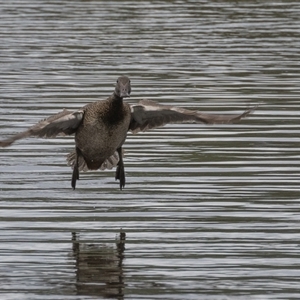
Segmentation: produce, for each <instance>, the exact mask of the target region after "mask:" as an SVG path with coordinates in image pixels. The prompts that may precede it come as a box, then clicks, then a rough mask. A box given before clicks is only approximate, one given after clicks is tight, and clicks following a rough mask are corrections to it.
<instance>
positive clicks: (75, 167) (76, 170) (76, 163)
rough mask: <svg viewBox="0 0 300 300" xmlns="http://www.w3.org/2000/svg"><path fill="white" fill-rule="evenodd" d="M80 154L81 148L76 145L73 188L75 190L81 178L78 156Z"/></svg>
mask: <svg viewBox="0 0 300 300" xmlns="http://www.w3.org/2000/svg"><path fill="white" fill-rule="evenodd" d="M79 155H80V150H79V149H78V148H77V147H76V158H75V164H74V167H73V175H72V182H71V184H72V188H73V190H75V187H76V180H79V170H78V157H79Z"/></svg>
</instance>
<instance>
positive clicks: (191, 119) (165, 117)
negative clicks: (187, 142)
mask: <svg viewBox="0 0 300 300" xmlns="http://www.w3.org/2000/svg"><path fill="white" fill-rule="evenodd" d="M254 109H255V108H253V109H249V110H246V111H245V112H244V113H242V114H239V115H238V114H237V115H216V114H204V113H201V112H199V111H195V110H188V109H185V108H181V107H175V106H168V105H162V104H158V103H157V102H155V101H151V100H142V101H140V102H139V103H138V104H137V105H131V123H130V126H129V130H131V131H132V132H133V133H137V132H139V131H146V130H149V129H152V128H156V127H160V126H164V125H166V124H171V123H204V124H223V123H234V122H237V121H239V120H240V119H242V118H245V117H246V116H248V115H249V114H250V113H252V112H253V111H254Z"/></svg>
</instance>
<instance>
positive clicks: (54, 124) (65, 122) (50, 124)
mask: <svg viewBox="0 0 300 300" xmlns="http://www.w3.org/2000/svg"><path fill="white" fill-rule="evenodd" d="M83 115H84V111H83V110H78V111H75V112H72V111H69V110H66V109H64V110H63V111H61V112H59V113H57V114H56V115H53V116H50V117H48V118H46V119H44V120H42V121H40V122H38V123H37V124H36V125H34V126H32V127H30V128H29V129H27V130H25V131H23V132H20V133H18V134H16V135H14V136H12V137H11V138H8V139H6V140H2V141H0V147H8V146H10V145H11V144H12V143H14V142H15V141H16V140H20V139H23V138H26V137H29V136H36V137H43V138H50V137H55V136H57V135H71V134H73V133H74V132H75V131H76V129H77V127H78V126H79V125H80V123H81V121H82V118H83Z"/></svg>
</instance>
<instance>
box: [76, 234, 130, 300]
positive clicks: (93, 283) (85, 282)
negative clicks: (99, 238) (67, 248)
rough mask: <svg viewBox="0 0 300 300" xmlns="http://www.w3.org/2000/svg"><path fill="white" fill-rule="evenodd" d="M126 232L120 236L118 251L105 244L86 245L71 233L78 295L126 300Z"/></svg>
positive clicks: (117, 241) (116, 248)
mask: <svg viewBox="0 0 300 300" xmlns="http://www.w3.org/2000/svg"><path fill="white" fill-rule="evenodd" d="M125 238H126V234H125V232H122V231H121V232H120V235H119V236H118V237H117V239H116V247H113V246H110V245H106V244H98V245H97V244H84V243H81V242H80V241H79V239H78V235H77V234H76V233H75V232H73V233H72V242H73V255H74V258H75V261H76V290H77V294H78V295H91V296H102V297H106V298H113V299H124V278H123V260H124V250H125Z"/></svg>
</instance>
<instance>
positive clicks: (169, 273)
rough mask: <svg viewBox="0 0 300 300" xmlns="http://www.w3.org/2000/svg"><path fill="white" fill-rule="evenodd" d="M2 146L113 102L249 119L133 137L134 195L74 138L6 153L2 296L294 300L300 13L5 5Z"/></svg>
mask: <svg viewBox="0 0 300 300" xmlns="http://www.w3.org/2000/svg"><path fill="white" fill-rule="evenodd" d="M0 13H1V18H0V65H1V72H0V87H1V100H0V101H1V106H0V136H1V138H4V137H7V136H10V135H12V134H14V133H16V132H19V131H21V130H23V129H25V128H27V127H28V126H31V125H32V124H34V123H35V122H37V121H38V120H40V119H42V118H44V117H46V116H48V115H50V114H52V113H56V112H57V111H59V110H61V109H62V108H64V107H66V108H70V109H75V108H79V107H81V106H82V105H84V104H86V103H89V102H91V101H94V100H95V99H101V98H106V97H107V96H108V95H110V94H111V93H112V91H113V88H114V87H113V84H114V82H115V80H116V78H117V77H118V76H119V75H121V74H125V75H128V76H130V77H131V80H132V86H133V89H132V98H130V99H129V101H130V103H136V102H137V101H138V100H139V99H141V98H149V99H152V100H157V101H159V102H161V103H166V104H175V105H180V106H185V107H190V108H193V109H198V110H202V111H207V112H224V113H240V112H242V111H243V110H244V109H246V108H247V107H249V106H253V105H256V104H260V106H259V107H258V109H257V111H256V112H255V113H254V114H253V115H252V116H251V117H250V118H248V119H246V120H243V121H242V122H240V123H239V124H234V125H218V126H205V125H194V124H189V125H176V126H167V127H164V128H162V129H158V130H153V131H150V132H146V133H142V134H138V135H135V136H133V135H131V134H129V136H128V139H127V142H126V144H125V150H126V157H125V167H126V173H127V185H126V188H125V189H124V190H123V191H122V192H121V191H119V189H118V183H116V182H115V181H114V171H105V172H90V173H86V174H83V175H82V176H81V180H80V181H79V182H78V188H77V189H76V191H72V189H71V188H70V179H71V169H70V168H69V167H67V166H66V162H65V156H66V154H67V153H68V152H70V151H71V150H72V149H73V139H72V137H63V138H57V139H54V140H42V139H27V140H23V141H19V142H17V143H16V144H14V145H13V146H12V147H10V148H5V149H0V193H1V194H0V228H1V231H0V286H1V288H0V299H95V298H100V299H106V298H113V299H180V300H181V299H214V300H215V299H217V300H219V299H220V300H221V299H222V300H223V299H241V300H242V299H299V298H300V285H299V280H300V254H299V251H300V247H299V242H300V223H299V220H300V201H299V177H300V172H299V164H300V154H299V148H300V140H299V133H300V126H299V116H300V107H299V94H300V87H299V86H300V85H299V77H300V71H299V70H300V68H299V67H300V65H299V58H300V57H299V53H300V4H299V2H298V1H227V0H226V1H131V2H130V1H46V0H39V1H37V0H34V1H27V0H22V1H21V0H19V1H1V2H0ZM120 235H121V236H120Z"/></svg>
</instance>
